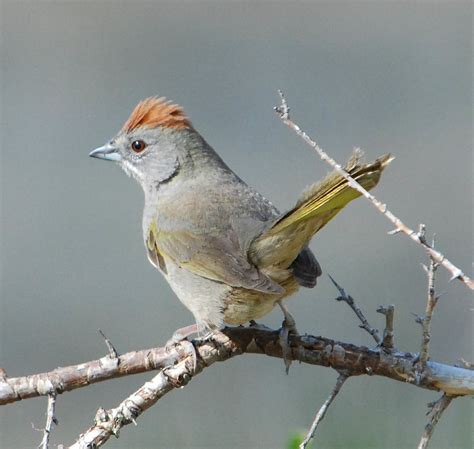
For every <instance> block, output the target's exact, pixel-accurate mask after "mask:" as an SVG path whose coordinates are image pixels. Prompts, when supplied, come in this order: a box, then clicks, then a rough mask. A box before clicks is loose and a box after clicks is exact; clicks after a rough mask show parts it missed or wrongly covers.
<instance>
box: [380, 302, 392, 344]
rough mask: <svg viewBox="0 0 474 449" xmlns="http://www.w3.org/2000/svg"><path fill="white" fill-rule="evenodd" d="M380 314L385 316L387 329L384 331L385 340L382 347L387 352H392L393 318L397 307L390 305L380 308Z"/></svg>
mask: <svg viewBox="0 0 474 449" xmlns="http://www.w3.org/2000/svg"><path fill="white" fill-rule="evenodd" d="M377 312H378V313H381V314H382V315H385V329H384V331H383V339H382V343H381V346H382V348H384V349H385V350H387V351H389V352H390V351H392V350H393V348H394V346H393V318H394V314H395V306H394V305H393V304H390V305H389V306H387V307H384V306H379V308H378V309H377Z"/></svg>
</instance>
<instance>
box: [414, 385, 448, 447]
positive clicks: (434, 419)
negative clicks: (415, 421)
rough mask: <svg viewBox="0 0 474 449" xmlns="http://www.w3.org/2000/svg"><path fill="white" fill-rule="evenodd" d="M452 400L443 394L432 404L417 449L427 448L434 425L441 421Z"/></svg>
mask: <svg viewBox="0 0 474 449" xmlns="http://www.w3.org/2000/svg"><path fill="white" fill-rule="evenodd" d="M454 398H455V396H451V395H448V394H443V395H442V396H441V397H440V398H439V399H438V400H437V401H436V402H435V403H434V404H432V408H431V411H430V412H429V415H430V418H429V421H428V423H427V424H426V426H425V430H424V431H423V435H422V436H421V440H420V443H419V444H418V449H426V448H427V447H428V444H429V442H430V440H431V437H432V436H433V432H434V429H435V427H436V425H437V424H438V422H439V420H440V419H441V416H442V415H443V412H444V411H445V410H446V409H447V408H448V407H449V404H451V401H452V400H453V399H454Z"/></svg>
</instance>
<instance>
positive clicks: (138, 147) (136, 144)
mask: <svg viewBox="0 0 474 449" xmlns="http://www.w3.org/2000/svg"><path fill="white" fill-rule="evenodd" d="M145 148H146V143H145V142H143V140H134V141H133V142H132V150H133V151H134V152H135V153H141V152H142V151H143V150H144V149H145Z"/></svg>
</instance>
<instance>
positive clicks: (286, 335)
mask: <svg viewBox="0 0 474 449" xmlns="http://www.w3.org/2000/svg"><path fill="white" fill-rule="evenodd" d="M278 305H279V306H280V308H281V310H282V312H283V315H284V316H285V318H284V320H283V322H282V323H281V328H280V331H279V341H280V346H281V351H282V354H283V362H284V363H285V371H286V374H288V372H289V371H290V366H291V362H292V353H291V347H290V341H289V339H290V335H299V334H298V330H297V329H296V322H295V320H294V318H293V317H292V316H291V314H290V312H289V311H288V309H287V308H286V307H285V306H284V305H283V304H282V303H281V302H279V303H278Z"/></svg>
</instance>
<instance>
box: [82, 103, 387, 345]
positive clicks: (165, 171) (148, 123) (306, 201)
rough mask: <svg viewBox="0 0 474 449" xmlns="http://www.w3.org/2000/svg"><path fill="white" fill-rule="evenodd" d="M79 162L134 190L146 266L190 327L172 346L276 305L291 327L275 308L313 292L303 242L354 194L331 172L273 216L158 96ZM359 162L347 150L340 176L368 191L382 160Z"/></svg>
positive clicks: (310, 257) (312, 270)
mask: <svg viewBox="0 0 474 449" xmlns="http://www.w3.org/2000/svg"><path fill="white" fill-rule="evenodd" d="M89 155H90V156H91V157H94V158H99V159H103V160H107V161H114V162H116V163H117V164H118V165H120V167H121V168H122V169H123V170H124V171H125V173H127V174H128V175H129V176H131V177H132V178H135V180H136V181H138V183H139V184H140V186H141V187H142V189H143V192H144V209H143V218H142V232H143V241H144V245H145V251H146V254H147V256H148V259H149V261H150V262H151V264H152V265H153V266H154V267H155V268H156V269H157V270H158V271H159V272H161V274H162V275H163V276H164V277H165V279H166V280H167V282H168V283H169V285H170V286H171V289H172V290H173V291H174V293H175V294H176V296H177V297H178V298H179V300H180V301H181V302H182V303H183V304H184V305H185V306H186V307H187V308H188V309H189V310H190V311H191V313H192V314H193V315H194V319H195V323H194V324H193V325H191V326H187V327H185V328H182V329H179V330H178V331H177V332H176V333H175V335H174V337H173V338H174V341H179V340H180V339H184V338H186V337H187V336H189V335H190V334H191V333H196V332H197V333H200V332H204V333H205V332H210V333H212V332H213V331H215V330H218V329H221V328H223V327H224V326H226V325H234V326H235V325H244V324H246V323H249V322H250V323H255V320H258V319H260V318H262V317H263V316H265V315H267V314H268V313H269V312H271V311H272V310H273V308H274V307H275V306H276V305H279V306H280V307H281V308H282V310H283V313H284V315H285V320H287V322H288V323H290V322H291V323H292V324H291V325H293V324H294V320H292V317H291V315H290V314H289V311H288V309H287V308H286V305H284V304H283V300H284V299H286V298H288V297H289V296H291V295H293V294H294V293H296V291H297V290H298V289H299V288H300V287H306V288H313V287H315V286H316V283H317V279H318V277H319V276H320V275H321V274H322V270H321V266H320V264H319V263H318V261H317V260H316V258H315V256H314V254H313V252H312V251H311V249H309V246H308V245H309V243H310V240H311V238H312V237H313V235H314V234H315V233H316V232H317V231H319V230H320V229H321V228H322V227H323V226H325V225H326V224H327V223H328V222H329V221H330V220H331V219H332V218H333V217H334V216H335V215H336V214H338V212H340V211H341V210H342V208H344V207H345V206H346V205H347V204H348V203H349V202H350V201H352V200H354V199H355V198H357V197H358V196H360V193H359V192H358V191H356V190H355V189H353V188H352V187H350V186H349V184H348V182H347V180H346V179H345V178H344V177H343V176H341V175H340V174H339V173H338V172H336V171H334V172H331V173H329V174H328V175H327V176H326V177H325V178H323V179H322V180H321V181H319V182H316V183H314V184H312V185H310V186H309V187H307V188H306V189H305V190H304V191H303V192H302V193H301V195H300V196H299V198H298V199H297V201H296V204H295V205H294V206H293V207H292V208H291V209H289V210H287V211H286V212H283V213H281V212H280V211H279V210H278V209H277V208H276V207H275V206H274V205H273V204H272V203H271V202H270V201H269V200H267V199H266V198H265V197H264V196H262V195H261V194H260V193H259V192H258V191H256V190H255V189H253V188H252V187H250V186H249V185H248V184H246V183H245V182H244V181H243V180H242V179H241V178H240V177H239V176H238V175H237V174H236V173H234V171H232V170H231V168H229V166H228V165H227V164H226V163H225V162H224V161H223V159H222V158H221V157H220V156H219V155H218V153H217V152H216V151H215V150H214V149H213V148H212V147H211V145H209V144H208V143H207V141H206V140H205V139H204V138H203V137H202V136H201V134H200V133H199V132H198V131H197V130H196V129H195V128H194V126H193V125H192V123H191V121H190V119H189V118H188V116H187V115H186V113H185V112H184V110H183V108H182V107H180V106H179V105H177V104H175V103H173V102H171V101H169V100H167V99H166V98H165V97H158V96H154V97H149V98H146V99H144V100H142V101H140V102H139V103H138V104H137V105H136V107H135V108H134V109H133V111H132V113H131V115H130V116H129V118H128V119H127V120H126V122H125V123H124V125H123V126H122V128H121V129H120V131H119V132H118V133H117V134H116V135H115V137H113V138H112V139H111V140H110V141H108V142H107V143H106V144H105V145H104V146H101V147H99V148H96V149H95V150H93V151H92V152H90V154H89ZM361 158H362V153H361V151H360V150H356V151H354V153H353V154H352V156H351V157H350V159H349V160H348V161H347V163H346V165H345V167H344V168H345V170H346V171H347V172H348V173H349V174H350V175H351V176H352V177H353V178H354V179H355V180H356V181H358V182H359V183H360V184H361V185H362V186H363V187H364V188H365V189H366V190H370V189H372V188H373V187H375V186H376V185H377V183H378V182H379V179H380V176H381V174H382V172H383V170H384V169H385V167H386V166H387V165H388V163H389V162H390V161H391V159H392V158H391V156H390V155H389V154H385V155H383V156H380V157H378V158H377V159H375V160H374V161H372V162H369V163H363V162H362V160H361Z"/></svg>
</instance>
